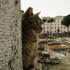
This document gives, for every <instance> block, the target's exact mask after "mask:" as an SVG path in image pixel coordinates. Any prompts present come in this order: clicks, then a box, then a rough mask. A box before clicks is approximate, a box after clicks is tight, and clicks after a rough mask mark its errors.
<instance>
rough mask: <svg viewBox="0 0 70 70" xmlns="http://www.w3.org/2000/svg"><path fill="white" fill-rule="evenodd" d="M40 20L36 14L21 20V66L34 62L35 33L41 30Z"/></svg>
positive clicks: (27, 65)
mask: <svg viewBox="0 0 70 70" xmlns="http://www.w3.org/2000/svg"><path fill="white" fill-rule="evenodd" d="M41 24H42V21H41V19H40V18H39V16H38V14H35V15H32V16H31V17H29V18H27V19H24V20H22V56H23V66H24V67H26V68H28V67H29V65H32V64H34V61H33V60H34V55H33V54H34V52H36V47H37V34H39V33H40V32H41V31H42V27H41Z"/></svg>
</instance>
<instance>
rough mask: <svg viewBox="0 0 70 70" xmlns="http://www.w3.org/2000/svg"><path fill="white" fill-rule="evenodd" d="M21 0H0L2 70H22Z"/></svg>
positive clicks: (0, 63)
mask: <svg viewBox="0 0 70 70" xmlns="http://www.w3.org/2000/svg"><path fill="white" fill-rule="evenodd" d="M20 17H21V8H20V0H0V70H22V60H21V58H22V55H21V53H22V51H21V49H22V44H21V18H20Z"/></svg>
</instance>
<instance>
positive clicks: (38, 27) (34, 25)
mask: <svg viewBox="0 0 70 70" xmlns="http://www.w3.org/2000/svg"><path fill="white" fill-rule="evenodd" d="M39 13H40V12H39ZM39 13H37V14H35V15H32V16H30V17H29V18H27V19H26V20H25V27H26V28H27V29H28V30H32V31H34V32H35V33H40V32H41V31H42V20H41V18H40V17H39V16H38V15H39Z"/></svg>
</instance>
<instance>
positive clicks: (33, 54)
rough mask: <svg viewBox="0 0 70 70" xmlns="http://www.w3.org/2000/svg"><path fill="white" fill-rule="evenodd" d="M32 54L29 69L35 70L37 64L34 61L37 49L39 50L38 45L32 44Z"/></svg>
mask: <svg viewBox="0 0 70 70" xmlns="http://www.w3.org/2000/svg"><path fill="white" fill-rule="evenodd" d="M31 45H32V47H33V48H32V49H33V50H32V52H31V57H30V64H29V68H31V69H34V68H35V63H34V59H35V57H36V49H37V43H36V42H35V43H32V44H31Z"/></svg>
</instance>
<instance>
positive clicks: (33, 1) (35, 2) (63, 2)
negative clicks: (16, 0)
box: [21, 0, 70, 17]
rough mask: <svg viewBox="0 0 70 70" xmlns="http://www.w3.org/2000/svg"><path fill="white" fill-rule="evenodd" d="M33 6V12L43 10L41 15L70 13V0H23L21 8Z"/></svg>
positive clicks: (54, 15)
mask: <svg viewBox="0 0 70 70" xmlns="http://www.w3.org/2000/svg"><path fill="white" fill-rule="evenodd" d="M28 7H32V8H33V13H34V14H36V13H38V12H40V11H41V13H40V15H39V16H40V17H56V16H66V15H68V14H70V0H21V10H24V12H25V11H26V10H27V8H28Z"/></svg>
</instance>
